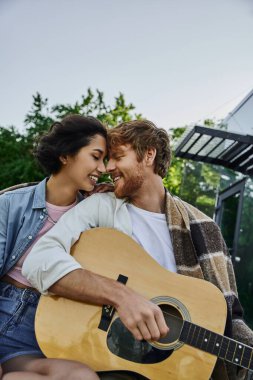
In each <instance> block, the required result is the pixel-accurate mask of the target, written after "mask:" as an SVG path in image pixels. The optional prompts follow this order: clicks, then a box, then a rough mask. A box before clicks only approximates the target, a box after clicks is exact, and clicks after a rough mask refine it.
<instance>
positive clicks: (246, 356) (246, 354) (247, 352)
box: [241, 346, 252, 369]
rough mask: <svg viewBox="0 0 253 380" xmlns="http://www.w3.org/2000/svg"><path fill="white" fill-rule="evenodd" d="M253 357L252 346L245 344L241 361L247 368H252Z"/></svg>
mask: <svg viewBox="0 0 253 380" xmlns="http://www.w3.org/2000/svg"><path fill="white" fill-rule="evenodd" d="M251 359H252V348H250V347H248V346H244V351H243V358H242V361H241V365H242V366H243V367H245V368H250V369H252V362H251ZM250 362H251V363H250Z"/></svg>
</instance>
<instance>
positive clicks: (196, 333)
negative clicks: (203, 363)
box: [191, 325, 201, 348]
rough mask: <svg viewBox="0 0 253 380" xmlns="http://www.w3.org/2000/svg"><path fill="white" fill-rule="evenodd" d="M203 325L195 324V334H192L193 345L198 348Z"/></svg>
mask: <svg viewBox="0 0 253 380" xmlns="http://www.w3.org/2000/svg"><path fill="white" fill-rule="evenodd" d="M200 332H201V327H199V326H197V325H195V330H194V335H193V336H192V340H191V345H192V346H193V347H197V348H198V339H199V337H200Z"/></svg>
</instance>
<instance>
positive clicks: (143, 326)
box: [116, 287, 169, 341]
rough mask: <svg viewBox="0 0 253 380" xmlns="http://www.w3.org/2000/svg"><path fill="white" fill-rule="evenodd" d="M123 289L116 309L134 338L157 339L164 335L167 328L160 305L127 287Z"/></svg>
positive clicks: (166, 332)
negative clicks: (123, 292) (122, 294)
mask: <svg viewBox="0 0 253 380" xmlns="http://www.w3.org/2000/svg"><path fill="white" fill-rule="evenodd" d="M125 290H126V292H125V294H124V296H123V297H122V299H121V302H120V304H119V306H118V307H117V308H116V309H117V312H118V315H119V317H120V319H121V321H122V323H123V324H124V325H125V326H126V328H127V329H128V330H129V331H130V332H131V333H132V334H133V336H134V337H135V339H137V340H142V339H144V340H147V341H158V340H159V339H160V338H163V337H165V336H166V335H167V334H168V332H169V328H168V326H167V325H166V322H165V319H164V316H163V313H162V310H161V309H160V307H159V306H157V305H155V304H154V303H153V302H151V301H148V300H147V299H145V298H144V297H143V296H141V295H139V294H137V293H135V292H134V291H133V290H131V289H129V288H127V287H125Z"/></svg>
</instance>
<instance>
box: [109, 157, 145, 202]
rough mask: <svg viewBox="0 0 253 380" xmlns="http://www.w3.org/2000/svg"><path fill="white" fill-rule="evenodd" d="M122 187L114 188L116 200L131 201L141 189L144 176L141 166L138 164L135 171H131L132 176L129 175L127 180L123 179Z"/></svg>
mask: <svg viewBox="0 0 253 380" xmlns="http://www.w3.org/2000/svg"><path fill="white" fill-rule="evenodd" d="M123 181H124V183H123V185H122V186H119V187H118V188H117V186H116V188H115V191H114V193H115V195H116V197H117V198H128V199H131V198H132V196H133V195H134V194H136V192H137V191H138V190H139V189H140V188H141V186H142V184H143V181H144V176H143V170H142V165H141V164H138V165H137V167H136V169H134V170H133V174H131V175H130V176H129V177H128V178H127V179H126V178H123Z"/></svg>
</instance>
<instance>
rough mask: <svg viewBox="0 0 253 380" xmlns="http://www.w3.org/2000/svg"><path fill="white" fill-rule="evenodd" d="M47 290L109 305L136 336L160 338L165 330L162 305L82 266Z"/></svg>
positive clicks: (79, 299) (164, 333) (67, 296)
mask: <svg viewBox="0 0 253 380" xmlns="http://www.w3.org/2000/svg"><path fill="white" fill-rule="evenodd" d="M49 291H50V292H52V293H54V294H57V295H59V296H63V297H66V298H70V299H73V300H77V301H83V302H86V303H91V304H95V305H112V306H114V307H115V309H116V310H117V312H118V315H119V317H120V319H121V321H122V323H123V324H124V325H125V326H126V327H127V328H128V330H129V331H130V332H131V333H132V334H133V335H134V337H135V339H138V340H142V339H145V340H155V341H156V340H159V339H160V337H163V336H165V335H166V334H167V333H168V327H167V325H166V323H165V320H164V317H163V314H162V311H161V309H160V308H159V307H158V306H157V305H155V304H154V303H152V302H150V301H148V300H146V299H145V298H144V297H142V296H141V295H139V294H137V293H136V292H134V291H133V290H131V289H130V288H128V287H127V286H125V285H123V284H121V283H119V282H118V281H115V280H112V279H109V278H106V277H103V276H100V275H97V274H95V273H92V272H90V271H88V270H85V269H77V270H74V271H72V272H71V273H69V274H67V275H66V276H64V277H63V278H61V279H60V280H59V281H57V282H56V283H55V284H54V285H52V286H51V287H50V289H49Z"/></svg>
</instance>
